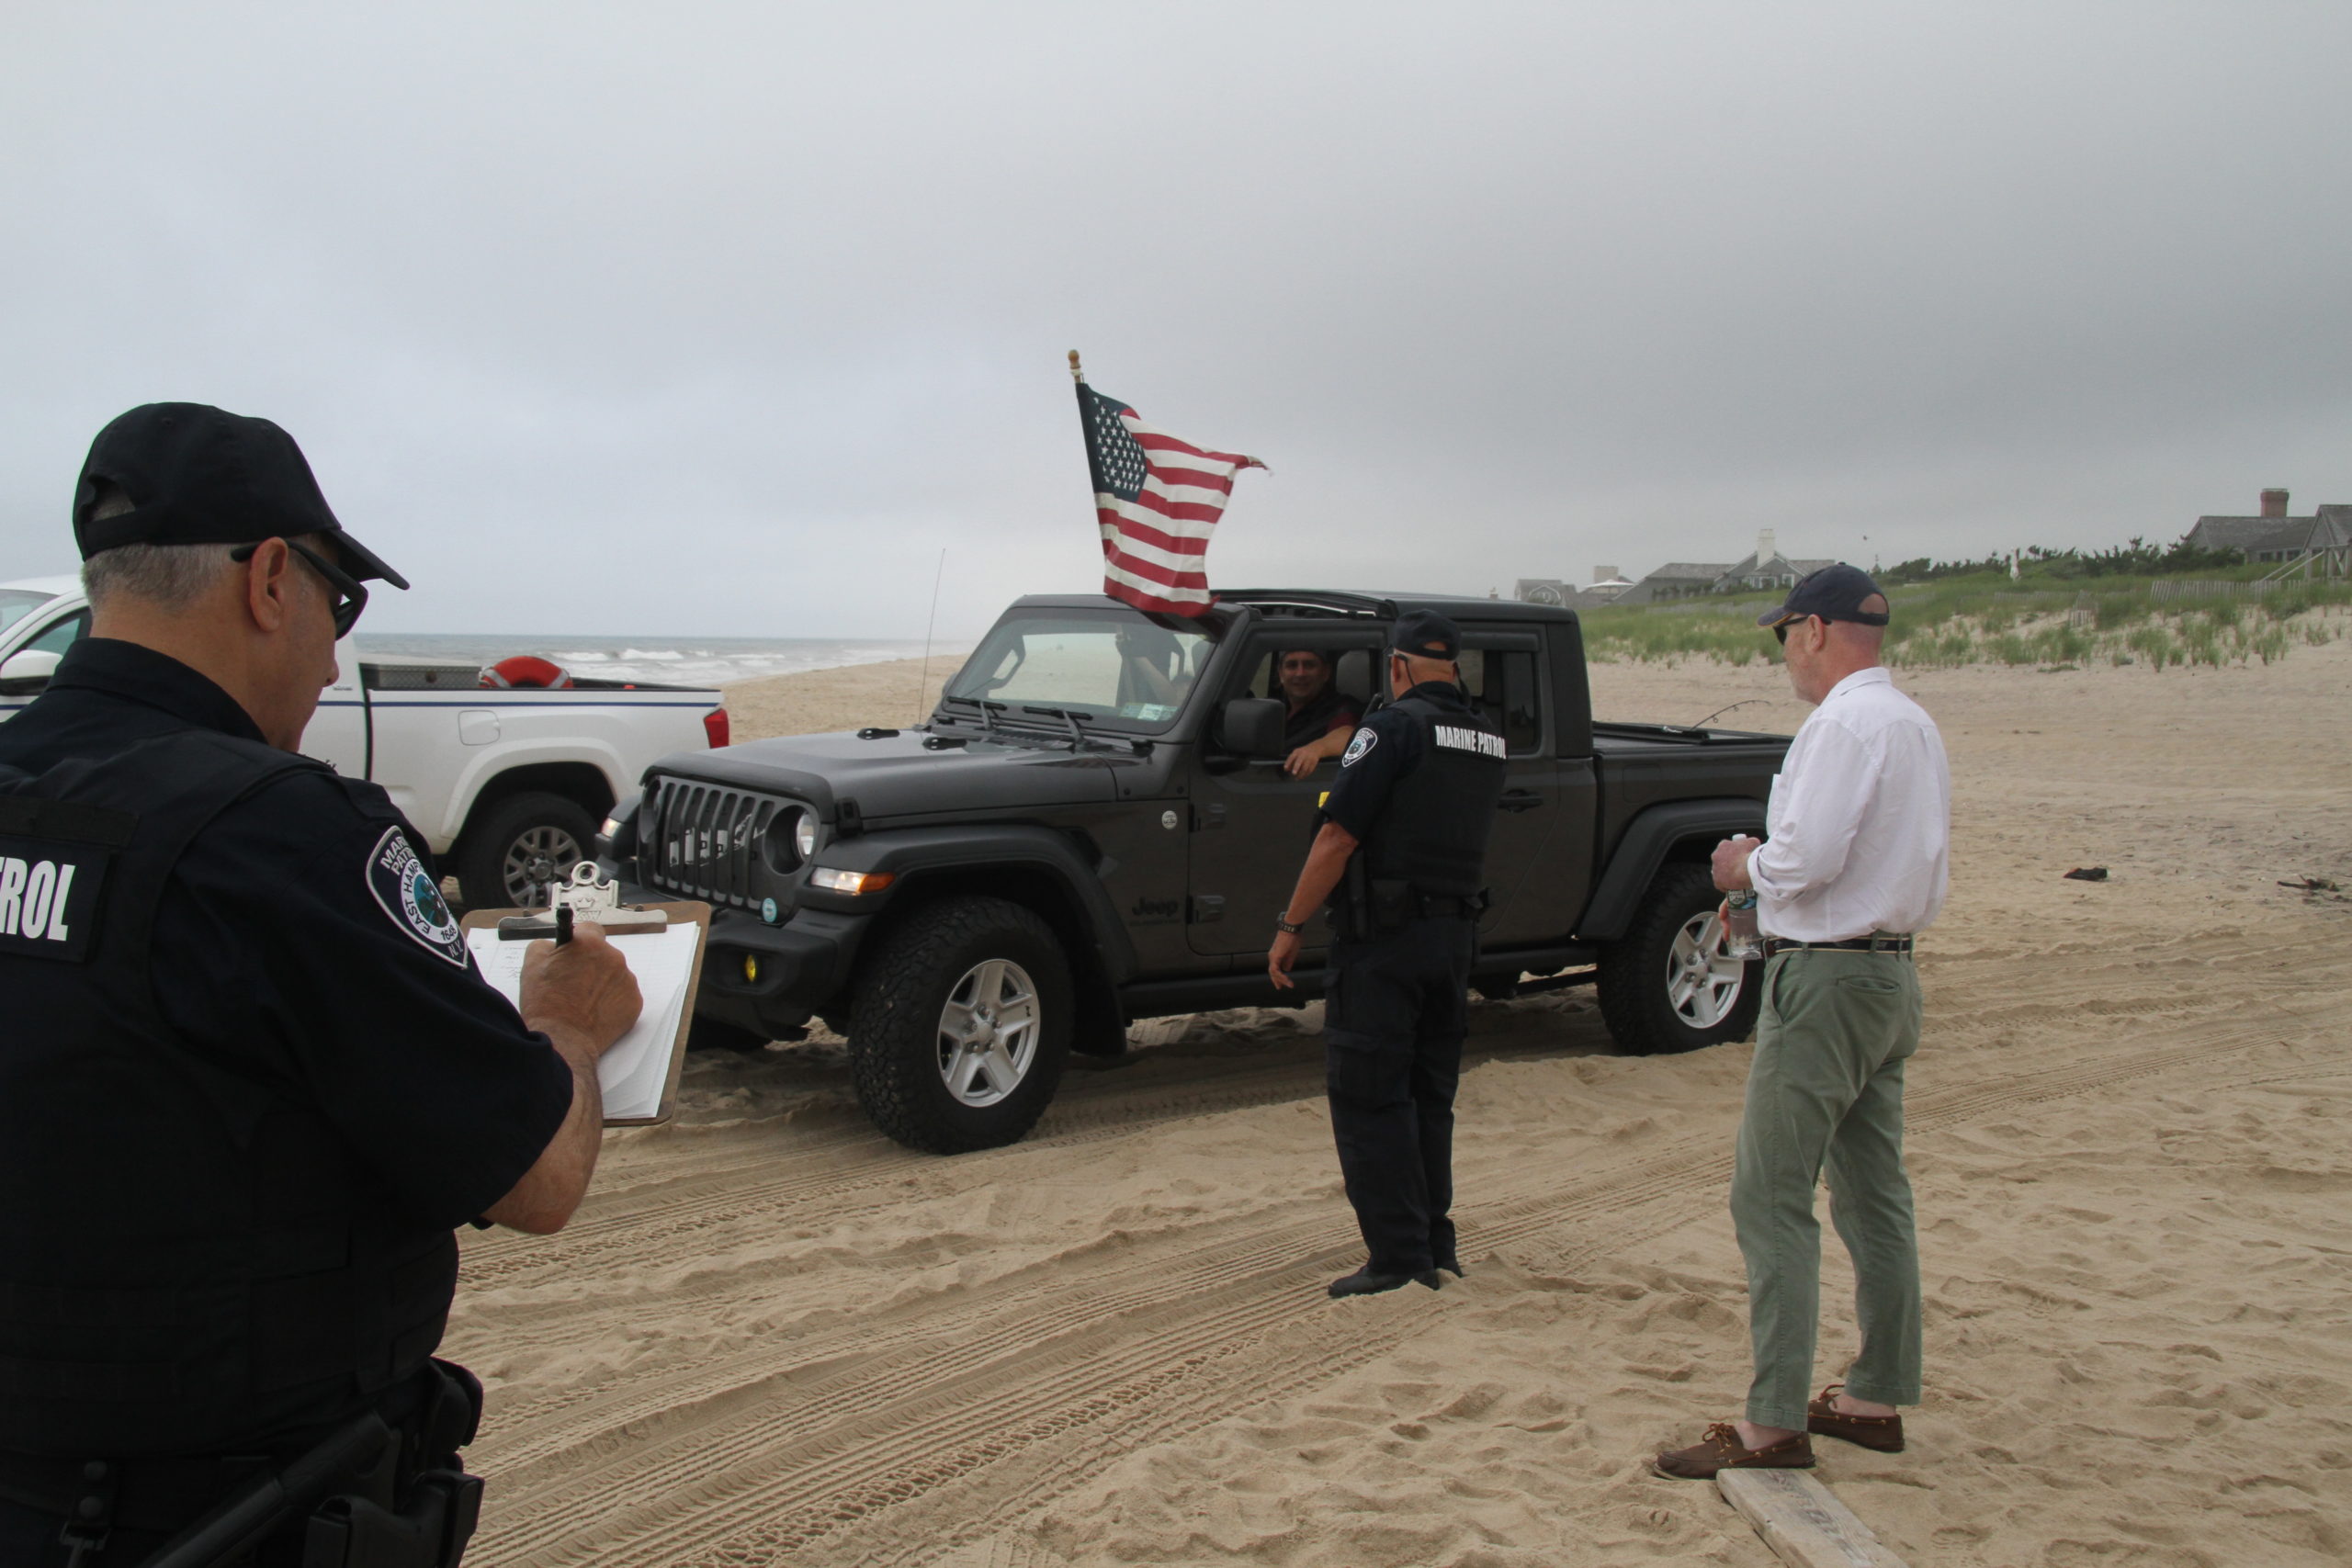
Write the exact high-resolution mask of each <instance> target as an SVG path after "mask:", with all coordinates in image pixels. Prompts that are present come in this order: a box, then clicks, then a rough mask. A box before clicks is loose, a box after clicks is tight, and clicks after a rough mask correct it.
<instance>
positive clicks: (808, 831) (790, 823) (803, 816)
mask: <svg viewBox="0 0 2352 1568" xmlns="http://www.w3.org/2000/svg"><path fill="white" fill-rule="evenodd" d="M816 852H817V814H816V813H815V812H813V811H811V810H809V808H808V807H805V806H787V807H785V808H784V809H783V810H781V811H779V812H777V813H776V814H775V818H773V819H772V820H770V821H769V823H768V826H767V831H766V832H765V833H763V834H762V835H761V839H760V853H761V855H762V856H763V858H764V859H765V860H766V861H767V863H768V869H769V870H770V871H773V872H775V874H778V875H779V876H782V875H786V874H790V873H792V872H795V871H797V870H799V869H800V868H801V867H802V866H803V865H805V864H807V863H808V861H809V856H810V855H813V854H815V853H816Z"/></svg>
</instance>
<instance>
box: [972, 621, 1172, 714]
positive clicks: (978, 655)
mask: <svg viewBox="0 0 2352 1568" xmlns="http://www.w3.org/2000/svg"><path fill="white" fill-rule="evenodd" d="M1216 629H1217V628H1216V626H1215V625H1213V624H1204V623H1203V622H1200V621H1193V620H1187V619H1186V618H1184V617H1183V616H1181V615H1146V614H1144V613H1143V612H1142V611H1140V610H1113V609H1103V610H1059V609H1053V610H1046V609H1040V610H1023V611H1016V612H1015V613H1013V614H1012V615H1008V616H1006V617H1005V618H1004V619H1003V620H1001V621H999V622H998V623H997V624H996V626H994V628H992V629H991V630H990V631H989V635H988V636H987V637H985V638H983V639H982V641H981V643H980V646H979V647H978V649H974V650H973V653H972V657H971V658H969V659H968V660H965V662H964V668H963V669H961V670H959V671H956V676H955V679H953V680H951V681H949V682H947V689H946V691H945V692H944V694H943V696H942V703H941V706H942V708H943V710H944V713H945V714H946V715H947V716H951V717H954V718H956V719H959V720H964V721H968V722H986V723H989V724H1017V725H1020V726H1022V727H1023V728H1032V727H1038V726H1051V727H1053V728H1057V729H1058V728H1061V727H1062V725H1063V723H1064V722H1065V721H1064V720H1063V719H1062V718H1061V717H1060V715H1063V714H1068V715H1069V716H1071V717H1072V718H1074V719H1076V720H1077V721H1079V722H1080V723H1081V724H1083V725H1085V726H1087V727H1089V728H1107V729H1115V730H1121V731H1125V732H1131V733H1142V734H1157V733H1158V732H1159V731H1160V730H1163V729H1166V728H1168V727H1169V726H1170V725H1171V724H1173V723H1174V722H1176V716H1177V714H1178V713H1180V712H1182V709H1183V706H1184V700H1185V698H1186V697H1187V696H1189V695H1190V694H1191V693H1192V690H1193V682H1194V681H1196V680H1197V679H1199V677H1200V673H1201V671H1202V670H1203V668H1204V667H1205V666H1206V665H1207V663H1208V660H1209V655H1210V654H1211V653H1213V652H1214V651H1216ZM982 704H986V705H987V706H986V709H985V710H983V708H982ZM1038 710H1045V711H1038Z"/></svg>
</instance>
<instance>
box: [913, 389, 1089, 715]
mask: <svg viewBox="0 0 2352 1568" xmlns="http://www.w3.org/2000/svg"><path fill="white" fill-rule="evenodd" d="M1071 357H1072V358H1076V357H1077V355H1071ZM946 575H947V549H946V547H945V546H942V547H940V551H939V566H938V568H937V570H934V571H933V572H932V574H931V615H929V617H928V618H926V619H925V620H924V621H923V624H922V663H921V664H918V665H916V666H915V722H916V723H917V724H921V723H922V715H923V707H922V699H923V694H924V693H926V692H928V691H930V690H931V628H932V627H933V626H936V625H938V624H939V580H940V579H941V578H943V577H944V576H946Z"/></svg>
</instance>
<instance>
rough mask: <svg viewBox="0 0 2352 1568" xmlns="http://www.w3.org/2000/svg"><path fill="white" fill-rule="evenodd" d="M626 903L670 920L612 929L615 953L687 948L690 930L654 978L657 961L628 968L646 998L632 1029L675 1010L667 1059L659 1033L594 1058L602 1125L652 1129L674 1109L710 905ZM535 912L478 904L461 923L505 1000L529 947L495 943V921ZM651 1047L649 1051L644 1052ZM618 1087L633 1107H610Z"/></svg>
mask: <svg viewBox="0 0 2352 1568" xmlns="http://www.w3.org/2000/svg"><path fill="white" fill-rule="evenodd" d="M631 907H632V908H640V909H659V910H661V911H662V913H664V914H666V915H668V916H669V917H670V919H669V923H668V924H667V925H666V926H664V927H662V929H661V930H660V931H619V932H616V933H615V934H614V935H613V936H612V937H611V938H610V940H611V942H612V943H613V947H614V949H615V951H616V952H618V953H620V954H621V956H622V957H624V958H628V957H629V954H630V952H631V950H632V949H639V951H645V952H647V953H648V956H649V957H650V950H649V949H650V944H652V943H655V942H668V943H671V944H672V945H673V948H674V949H684V947H685V946H686V945H687V943H686V942H684V941H682V940H681V938H682V935H683V933H684V932H686V931H692V932H693V933H694V934H693V937H692V939H691V949H692V951H691V953H686V952H684V951H673V952H672V953H668V954H666V955H665V957H664V959H663V961H662V964H660V965H659V966H658V976H657V966H656V965H654V964H647V965H646V966H645V967H643V968H640V967H639V961H638V960H635V959H632V960H631V961H630V964H629V971H630V973H631V974H633V975H635V976H637V983H638V989H639V992H641V993H642V994H643V996H644V998H645V1011H644V1012H643V1013H641V1014H639V1022H638V1026H637V1029H642V1028H644V1027H646V1025H647V1021H649V1020H659V1019H661V1018H662V1017H663V1016H664V1015H665V1013H666V1010H667V1009H668V1008H669V1007H670V1006H672V1005H673V1003H674V1005H675V1006H676V1009H677V1024H676V1027H675V1028H674V1029H673V1031H671V1037H670V1039H669V1040H668V1041H667V1042H666V1044H667V1045H668V1048H669V1049H668V1053H667V1055H666V1057H664V1056H662V1055H661V1047H662V1044H663V1043H665V1042H662V1041H660V1040H658V1039H648V1040H643V1041H638V1042H632V1041H631V1039H630V1036H629V1035H623V1036H622V1037H621V1041H620V1043H618V1044H616V1045H615V1046H614V1047H613V1049H612V1050H611V1051H608V1052H606V1053H605V1056H604V1057H603V1059H602V1060H600V1061H599V1062H598V1063H597V1072H596V1080H597V1083H598V1085H599V1087H600V1088H602V1089H603V1090H604V1091H605V1095H606V1097H607V1105H606V1110H607V1114H606V1115H605V1126H607V1127H655V1126H659V1125H661V1124H662V1122H667V1121H669V1120H670V1119H671V1118H672V1117H673V1116H674V1115H675V1114H677V1100H678V1075H679V1073H680V1072H681V1071H682V1070H683V1069H684V1066H685V1060H686V1035H687V1033H688V1032H690V1031H691V1030H692V1029H693V1027H694V1021H695V991H696V990H697V989H699V988H700V987H701V985H702V959H703V952H704V950H705V948H706V947H707V945H708V941H709V937H710V906H709V905H708V904H706V903H702V902H700V901H699V900H681V901H679V902H676V903H662V904H639V905H634V906H631ZM537 912H541V911H534V910H530V909H475V910H471V911H469V913H468V914H467V915H466V918H465V919H463V920H460V921H459V922H458V928H459V930H461V931H463V932H464V933H465V937H466V946H467V949H468V950H469V952H470V953H472V954H473V956H474V958H475V960H476V964H475V967H476V968H477V969H478V970H479V971H480V972H481V976H482V978H483V980H484V981H486V982H487V983H488V984H489V985H490V987H491V988H492V989H493V990H495V991H497V992H498V993H499V994H500V995H502V996H503V997H504V998H506V999H507V1000H508V1001H510V1002H512V1001H515V1000H516V993H517V990H518V989H519V987H520V978H521V964H522V960H523V954H524V953H526V952H528V951H529V950H530V944H529V943H528V942H500V941H499V940H498V922H499V921H500V920H502V919H505V918H506V917H508V916H510V915H528V914H533V913H537ZM477 932H487V933H488V937H487V941H486V942H485V941H482V940H481V939H478V938H477V935H476V933H477ZM641 944H645V945H641ZM502 950H503V951H502ZM493 964H499V965H502V966H511V968H509V967H502V968H501V969H500V970H499V971H498V972H496V973H493V972H492V965H493ZM510 974H511V976H512V978H511V980H509V975H510ZM657 977H658V978H659V979H660V983H659V984H658V985H657V984H655V983H653V982H655V981H656V979H657ZM502 982H507V983H502ZM637 1029H632V1031H631V1034H635V1033H636V1032H637ZM649 1052H650V1055H648V1054H647V1053H649ZM624 1058H626V1059H624ZM657 1058H658V1059H659V1060H660V1066H658V1067H657V1066H655V1060H656V1059H657ZM656 1082H658V1083H659V1084H660V1092H659V1096H658V1098H656V1097H655V1096H654V1095H653V1093H652V1086H653V1084H654V1083H656ZM616 1089H633V1090H634V1092H631V1093H629V1094H628V1100H627V1103H628V1105H629V1106H630V1107H631V1110H630V1113H628V1114H625V1115H614V1114H611V1113H610V1111H611V1102H610V1097H611V1096H612V1095H613V1094H614V1093H615V1092H616ZM649 1101H650V1103H649Z"/></svg>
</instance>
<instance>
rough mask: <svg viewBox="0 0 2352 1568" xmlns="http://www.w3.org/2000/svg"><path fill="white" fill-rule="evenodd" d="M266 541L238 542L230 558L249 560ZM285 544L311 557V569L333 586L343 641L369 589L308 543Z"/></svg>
mask: <svg viewBox="0 0 2352 1568" xmlns="http://www.w3.org/2000/svg"><path fill="white" fill-rule="evenodd" d="M264 543H266V540H256V541H255V542H254V543H253V544H250V545H239V546H238V547H236V548H235V549H233V550H231V551H230V552H229V558H230V559H231V560H232V561H236V562H238V563H240V564H243V562H245V561H249V560H251V559H253V558H254V551H255V550H258V549H260V548H261V547H262V545H263V544H264ZM286 547H287V548H288V549H289V550H292V551H293V552H294V553H295V554H296V555H298V556H300V557H301V558H303V559H304V560H306V561H309V562H310V563H311V570H313V571H316V572H317V573H318V574H319V575H320V576H321V577H322V578H324V579H326V582H327V586H328V587H330V588H332V589H334V592H335V601H334V635H335V640H336V641H338V642H340V641H342V640H343V639H344V638H345V637H349V636H350V635H351V628H352V627H353V626H357V625H358V624H359V612H361V611H362V610H365V609H366V608H367V607H368V590H366V589H365V588H362V587H361V586H360V585H359V580H358V579H357V578H355V577H353V576H352V575H351V574H350V573H349V572H347V571H345V570H343V569H342V568H341V567H339V566H337V565H335V564H334V562H333V561H330V560H328V559H327V558H325V557H324V556H322V555H321V554H319V553H318V552H317V551H316V550H313V549H311V547H308V546H307V545H298V544H296V543H295V542H294V541H293V540H291V539H288V540H287V541H286Z"/></svg>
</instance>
